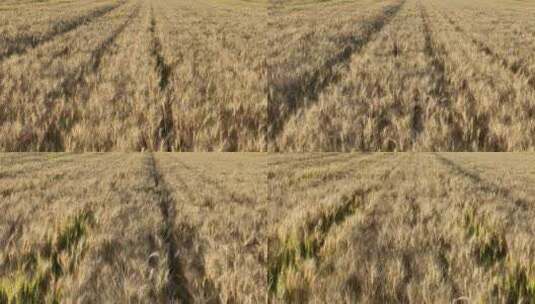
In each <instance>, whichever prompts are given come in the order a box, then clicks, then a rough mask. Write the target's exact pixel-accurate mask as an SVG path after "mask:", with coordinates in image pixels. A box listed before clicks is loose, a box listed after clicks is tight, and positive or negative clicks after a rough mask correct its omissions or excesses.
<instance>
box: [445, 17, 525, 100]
mask: <svg viewBox="0 0 535 304" xmlns="http://www.w3.org/2000/svg"><path fill="white" fill-rule="evenodd" d="M442 15H443V16H444V18H445V19H446V20H447V21H448V23H449V24H450V25H451V26H453V28H454V29H455V31H456V32H458V33H459V34H461V35H462V36H464V37H465V38H466V39H468V40H470V41H471V42H472V43H473V44H474V45H475V46H476V47H477V48H478V49H479V51H480V52H482V53H484V54H485V55H487V56H489V57H490V58H491V61H492V62H495V63H498V65H500V66H501V67H502V68H504V69H506V70H508V71H510V72H511V73H513V74H514V75H517V76H518V75H522V76H523V77H526V79H527V80H528V84H529V85H530V86H531V87H532V88H533V89H535V75H531V74H530V72H529V68H528V67H527V66H526V65H525V64H522V63H521V62H515V63H511V62H510V61H509V60H508V59H507V58H504V57H502V56H500V55H499V54H497V53H496V52H495V51H493V50H492V49H491V48H490V47H489V46H488V45H487V44H485V43H484V42H483V41H481V40H478V39H476V38H475V37H473V36H472V35H470V34H469V33H468V32H466V31H465V30H464V29H463V28H461V27H460V26H459V24H457V23H456V22H455V20H453V19H452V18H451V17H450V16H448V15H447V14H446V13H445V12H442Z"/></svg>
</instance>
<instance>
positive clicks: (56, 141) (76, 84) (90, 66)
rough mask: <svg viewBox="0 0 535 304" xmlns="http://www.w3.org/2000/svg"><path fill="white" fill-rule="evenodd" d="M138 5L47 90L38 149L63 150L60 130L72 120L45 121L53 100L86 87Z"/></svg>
mask: <svg viewBox="0 0 535 304" xmlns="http://www.w3.org/2000/svg"><path fill="white" fill-rule="evenodd" d="M139 11H140V6H139V5H137V6H136V8H135V9H134V10H133V12H132V13H131V14H130V15H128V17H127V18H126V21H125V22H124V23H122V24H121V25H120V26H119V27H118V28H116V29H115V30H114V31H112V33H111V34H110V35H109V36H108V37H107V38H106V39H105V40H104V41H103V42H102V43H101V44H99V45H98V46H97V47H96V48H95V49H94V50H93V51H92V52H91V54H90V58H89V60H88V61H87V62H85V63H84V64H82V65H81V66H80V67H79V68H78V69H76V70H74V71H72V72H71V73H68V74H67V75H65V76H64V78H63V81H62V82H61V83H60V84H59V85H58V86H57V87H56V88H55V89H53V90H52V91H50V92H48V93H47V95H46V97H45V101H46V102H47V103H48V106H47V107H46V109H47V113H45V115H43V116H42V118H41V122H40V123H39V124H40V125H43V126H45V133H44V134H45V135H44V138H43V140H42V142H41V143H40V144H39V149H38V150H39V151H50V150H52V151H64V150H65V147H64V146H65V145H64V142H63V138H62V136H61V132H69V131H70V129H71V127H72V126H73V125H74V123H75V122H74V121H71V122H70V123H69V124H67V123H65V125H64V126H63V127H62V128H58V126H57V125H56V124H55V123H46V120H47V119H49V118H50V117H51V116H52V115H50V113H53V109H54V104H55V103H54V102H53V101H54V100H56V99H58V98H61V97H64V98H65V99H72V98H73V97H75V96H76V95H77V93H78V90H79V88H81V87H87V85H88V83H87V80H86V79H87V76H88V75H91V74H96V73H97V72H98V70H99V68H100V64H101V62H102V58H103V57H104V55H105V54H106V51H107V50H108V49H109V48H110V47H111V46H112V45H113V43H115V40H116V39H117V38H118V37H119V35H120V34H121V33H123V32H124V30H125V29H126V28H127V26H128V25H130V24H131V23H132V22H133V20H134V19H135V17H136V16H137V15H138V14H139Z"/></svg>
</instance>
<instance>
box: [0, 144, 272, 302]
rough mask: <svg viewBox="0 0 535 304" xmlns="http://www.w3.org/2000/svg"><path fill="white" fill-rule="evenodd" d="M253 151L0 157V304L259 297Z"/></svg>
mask: <svg viewBox="0 0 535 304" xmlns="http://www.w3.org/2000/svg"><path fill="white" fill-rule="evenodd" d="M265 170H266V162H265V159H264V157H262V156H259V155H256V154H240V155H233V154H226V155H219V154H199V153H195V154H158V153H156V154H154V155H153V154H144V153H141V154H132V153H129V154H121V153H106V154H98V153H96V154H95V153H90V154H69V153H55V154H48V153H38V154H26V153H22V154H21V153H17V154H0V209H1V210H2V212H1V213H0V303H2V304H5V303H17V304H19V303H262V302H265V301H266V297H267V295H266V292H265V290H266V281H265V265H264V264H265V261H266V251H265V243H266V242H265V236H266V234H265V227H266V225H265V218H266V216H265V215H266V212H267V209H266V207H267V200H266V198H267V195H266V189H267V187H266V180H265Z"/></svg>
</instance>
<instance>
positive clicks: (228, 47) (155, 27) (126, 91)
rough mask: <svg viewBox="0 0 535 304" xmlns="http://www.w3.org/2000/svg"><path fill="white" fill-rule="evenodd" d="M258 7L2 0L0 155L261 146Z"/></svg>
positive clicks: (231, 2)
mask: <svg viewBox="0 0 535 304" xmlns="http://www.w3.org/2000/svg"><path fill="white" fill-rule="evenodd" d="M266 17H267V8H266V5H265V3H262V2H254V1H253V2H243V1H239V0H228V1H214V0H201V1H182V0H180V1H167V0H158V1H138V0H126V1H115V0H105V1H95V0H82V1H67V2H65V1H61V2H60V1H55V0H51V1H43V2H34V1H31V2H30V1H9V2H6V3H2V4H1V5H0V108H1V111H0V150H1V151H118V150H119V151H140V150H163V151H183V150H187V151H193V150H202V151H212V150H216V151H220V150H224V151H238V150H239V151H260V150H264V149H265V146H266V143H265V135H264V134H265V128H266V116H267V114H266V113H267V111H266V108H267V96H266V84H267V81H266V77H265V76H266V72H265V70H266V62H265V56H264V55H263V54H264V51H265V41H266V40H267V39H262V38H261V37H262V33H265V32H266V27H267V23H266Z"/></svg>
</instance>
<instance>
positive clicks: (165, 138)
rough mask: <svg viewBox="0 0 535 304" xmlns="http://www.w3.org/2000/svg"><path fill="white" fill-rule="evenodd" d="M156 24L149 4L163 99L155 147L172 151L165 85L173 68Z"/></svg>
mask: <svg viewBox="0 0 535 304" xmlns="http://www.w3.org/2000/svg"><path fill="white" fill-rule="evenodd" d="M156 26H157V22H156V16H155V15H154V7H152V6H151V19H150V27H149V31H150V34H151V37H152V41H151V55H152V57H153V58H154V60H155V62H156V67H155V69H156V72H157V74H158V75H159V78H160V80H159V82H158V86H159V89H160V93H162V96H163V98H164V100H162V102H161V113H162V117H161V119H160V122H159V124H158V125H159V127H158V128H157V129H156V130H155V132H156V134H154V135H155V136H154V137H155V138H158V139H159V147H155V148H163V150H165V151H168V152H170V151H172V142H171V140H172V139H173V138H174V137H175V136H174V132H173V130H174V122H173V108H172V107H171V97H170V91H169V90H168V88H167V87H168V85H169V79H170V77H171V73H172V70H173V69H172V67H171V65H169V64H168V63H167V62H166V60H165V57H164V56H163V54H162V43H161V41H160V38H159V37H158V34H157V29H156Z"/></svg>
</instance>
